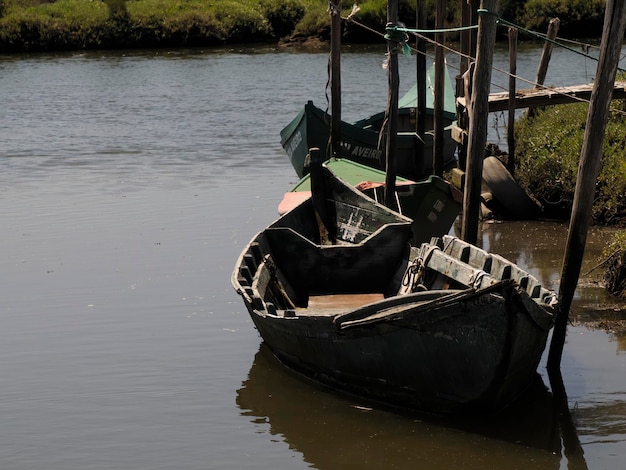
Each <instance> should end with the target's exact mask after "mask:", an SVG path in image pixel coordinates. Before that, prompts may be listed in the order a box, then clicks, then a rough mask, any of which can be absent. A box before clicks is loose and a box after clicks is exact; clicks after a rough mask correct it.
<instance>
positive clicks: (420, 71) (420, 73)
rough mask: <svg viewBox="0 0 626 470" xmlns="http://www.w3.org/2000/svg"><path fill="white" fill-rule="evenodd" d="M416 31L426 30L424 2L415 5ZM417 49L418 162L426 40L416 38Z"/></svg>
mask: <svg viewBox="0 0 626 470" xmlns="http://www.w3.org/2000/svg"><path fill="white" fill-rule="evenodd" d="M415 14H416V16H417V18H416V25H417V29H426V0H417V4H416V5H415ZM415 47H416V49H417V59H416V60H417V63H416V69H417V119H416V122H415V132H417V135H418V136H419V137H420V138H419V139H418V142H417V147H416V152H417V160H416V161H418V162H423V161H424V153H425V152H424V140H425V138H426V73H427V67H426V40H425V39H424V38H423V37H421V36H416V44H415Z"/></svg>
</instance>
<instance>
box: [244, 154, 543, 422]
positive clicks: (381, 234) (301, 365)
mask: <svg viewBox="0 0 626 470" xmlns="http://www.w3.org/2000/svg"><path fill="white" fill-rule="evenodd" d="M311 171H312V183H311V184H312V186H313V188H314V189H313V195H312V197H311V198H310V199H308V200H306V201H304V202H303V203H302V204H300V205H298V206H297V207H295V208H294V209H292V210H291V211H290V212H288V213H286V214H285V215H284V216H282V217H281V218H280V219H278V220H277V221H276V222H274V223H273V224H271V225H270V226H269V227H268V228H266V229H265V230H263V231H262V232H260V233H259V234H258V235H257V236H255V237H254V238H253V239H252V241H251V242H250V243H249V244H248V245H247V246H246V247H245V249H244V250H243V252H242V254H241V255H240V257H239V259H238V260H237V263H236V266H235V270H234V272H233V276H232V283H233V286H234V288H235V289H236V291H237V292H238V293H239V294H240V295H241V296H242V298H243V300H244V304H245V305H246V308H247V309H248V311H249V313H250V315H251V317H252V320H253V321H254V323H255V325H256V327H257V329H258V330H259V333H260V334H261V336H262V337H263V339H264V341H265V342H266V344H267V345H268V346H269V347H270V349H272V351H273V352H274V354H275V355H276V356H277V357H278V358H279V359H280V360H281V361H282V362H283V363H284V364H285V365H287V366H288V367H290V368H292V369H294V370H297V371H299V372H300V373H302V374H304V375H307V376H309V377H311V378H313V379H315V380H317V381H319V382H322V383H325V384H327V385H330V386H331V387H334V388H337V389H340V390H344V391H347V392H350V393H354V394H357V395H360V396H364V397H367V398H369V399H372V400H375V401H380V402H384V403H388V404H393V405H399V406H402V407H405V408H414V409H419V410H426V411H431V412H436V413H461V412H479V411H494V410H499V409H501V408H503V407H505V406H506V405H509V404H510V403H511V402H512V401H514V400H515V399H516V398H518V396H519V395H520V394H521V393H522V392H523V391H524V390H525V389H527V388H528V386H529V385H530V383H531V382H532V378H533V377H534V375H535V374H536V368H537V365H538V363H539V360H540V358H541V355H542V352H543V350H544V348H545V344H546V340H547V336H548V332H549V330H550V328H551V327H552V324H553V313H552V311H551V310H552V308H551V306H552V304H553V302H554V300H555V296H554V294H553V293H552V292H549V291H547V290H546V289H544V288H542V287H541V286H540V285H539V283H538V281H537V279H535V278H534V277H533V276H531V275H529V274H528V273H526V272H524V271H522V270H521V269H520V268H519V267H517V266H516V265H514V264H512V263H510V262H508V261H506V260H505V259H504V258H501V257H499V256H497V255H491V254H489V253H487V252H485V251H483V250H480V249H478V248H476V247H474V246H472V245H470V244H467V243H465V242H463V241H461V240H459V239H456V238H454V237H449V236H445V237H444V238H443V239H442V240H440V242H439V243H438V244H432V245H431V244H423V245H422V246H421V248H420V249H415V250H413V253H412V254H411V255H409V252H408V246H407V242H408V240H409V238H410V227H411V222H412V221H411V220H410V219H408V218H406V217H403V216H401V215H400V214H398V213H395V212H392V211H390V210H389V209H387V208H386V207H384V206H382V205H380V204H378V203H376V202H375V201H374V200H372V199H370V198H368V197H366V196H364V195H363V194H362V193H361V192H359V191H357V190H355V189H354V188H352V187H351V186H350V185H347V184H346V183H343V182H342V181H341V180H339V179H338V178H336V177H335V176H333V174H332V172H331V171H330V170H328V169H327V168H325V167H322V166H320V167H318V166H317V165H314V166H313V167H312V169H311ZM318 188H320V191H318V190H317V189H318ZM410 260H412V261H410Z"/></svg>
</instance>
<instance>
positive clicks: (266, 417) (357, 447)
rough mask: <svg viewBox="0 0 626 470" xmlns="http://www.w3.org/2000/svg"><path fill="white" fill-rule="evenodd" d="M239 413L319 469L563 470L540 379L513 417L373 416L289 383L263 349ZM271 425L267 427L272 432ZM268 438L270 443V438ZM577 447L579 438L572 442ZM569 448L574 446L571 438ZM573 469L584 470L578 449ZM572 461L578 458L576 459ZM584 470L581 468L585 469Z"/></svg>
mask: <svg viewBox="0 0 626 470" xmlns="http://www.w3.org/2000/svg"><path fill="white" fill-rule="evenodd" d="M236 400H237V405H238V406H239V408H240V410H241V414H242V415H243V416H246V417H248V418H249V419H250V422H251V423H253V425H254V426H257V427H258V428H259V430H258V432H260V433H266V432H269V434H270V435H271V437H270V439H271V440H274V439H276V438H277V437H278V438H280V439H284V441H285V442H286V443H287V444H288V445H289V446H290V448H292V449H293V450H295V451H297V452H300V453H301V454H302V455H303V458H304V460H305V461H306V462H308V463H310V464H311V465H312V466H313V467H314V468H318V469H335V468H344V467H350V468H407V467H408V466H412V467H414V466H416V465H419V466H420V467H425V468H432V469H438V468H441V469H444V468H445V469H449V468H452V467H454V466H459V465H462V467H463V468H466V469H473V468H476V469H478V468H480V469H484V468H499V469H507V468H523V466H524V465H532V468H536V469H557V468H560V465H561V458H562V449H561V441H562V438H563V436H562V433H561V429H566V426H568V432H569V434H570V435H571V432H572V430H574V436H575V427H574V426H573V425H572V424H571V421H570V423H569V425H568V424H567V423H565V424H566V426H563V422H562V421H559V420H560V419H562V416H561V415H560V414H559V411H558V409H557V408H556V407H555V403H554V400H553V397H552V395H551V393H549V392H548V391H547V389H546V387H545V385H544V384H543V381H542V380H541V378H540V377H537V383H536V384H535V387H534V388H533V390H532V391H531V392H530V393H529V394H528V395H527V396H526V397H525V398H524V400H523V401H521V402H520V403H518V404H517V406H516V407H515V408H514V409H512V410H511V411H509V412H508V413H506V414H504V415H502V416H499V417H497V418H491V419H478V418H476V419H474V420H473V421H455V422H451V421H446V422H444V421H441V420H436V419H433V418H429V419H425V420H423V419H420V417H417V416H408V415H403V414H398V413H395V412H387V411H382V410H380V409H371V408H368V407H366V406H363V404H362V403H360V402H355V401H353V400H351V399H349V398H345V397H339V396H337V395H335V394H333V393H329V392H327V391H325V390H322V389H320V388H318V387H316V386H315V385H311V384H309V383H305V382H302V381H301V380H299V379H298V378H296V377H294V376H292V375H291V374H290V373H289V372H288V371H287V370H285V369H284V368H283V366H282V365H280V364H279V363H278V361H277V360H276V359H275V358H274V357H273V356H272V355H271V353H270V352H269V350H268V349H267V348H266V347H265V346H264V345H261V347H260V349H259V351H258V353H257V354H256V356H255V358H254V362H253V364H252V367H251V369H250V372H249V375H248V378H247V380H246V381H245V382H244V383H243V385H242V387H241V388H240V389H239V390H238V391H237V399H236ZM268 426H269V428H268ZM268 437H269V436H268ZM574 441H575V442H576V443H577V442H578V441H577V439H575V440H574ZM570 442H571V439H570ZM565 454H566V455H567V454H569V455H570V457H568V461H570V462H571V463H573V462H575V461H576V462H577V464H576V465H575V466H572V465H569V464H568V467H569V468H585V467H584V459H583V458H582V452H581V451H580V446H578V449H577V450H576V449H575V450H574V451H571V450H568V451H566V452H565ZM571 455H577V456H578V458H577V459H576V460H574V459H572V458H571ZM581 465H582V466H581Z"/></svg>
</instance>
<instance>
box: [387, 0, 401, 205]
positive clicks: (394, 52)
mask: <svg viewBox="0 0 626 470" xmlns="http://www.w3.org/2000/svg"><path fill="white" fill-rule="evenodd" d="M397 23H398V0H389V1H388V2H387V25H393V26H395V25H396V24H397ZM387 54H388V60H389V69H388V77H389V95H388V97H387V111H386V113H385V114H386V115H385V117H386V121H387V142H386V149H387V168H386V173H387V174H386V176H385V205H386V206H387V207H389V208H390V209H394V210H397V209H398V208H397V205H396V173H397V171H396V167H397V165H396V158H397V153H398V152H397V143H396V141H397V139H396V135H397V133H398V88H399V84H400V78H399V74H398V41H397V40H396V39H395V38H393V37H389V39H388V40H387Z"/></svg>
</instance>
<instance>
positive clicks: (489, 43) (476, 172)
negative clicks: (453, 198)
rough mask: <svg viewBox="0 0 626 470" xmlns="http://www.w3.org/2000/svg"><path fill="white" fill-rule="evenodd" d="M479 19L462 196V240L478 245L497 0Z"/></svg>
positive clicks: (486, 0)
mask: <svg viewBox="0 0 626 470" xmlns="http://www.w3.org/2000/svg"><path fill="white" fill-rule="evenodd" d="M480 8H481V10H483V11H482V12H481V13H480V14H479V16H478V52H477V53H476V69H475V71H474V78H473V83H472V87H473V89H472V96H471V103H472V104H471V107H470V119H469V138H468V153H467V167H466V174H465V192H464V196H463V224H462V225H463V226H462V230H461V237H462V238H463V240H465V241H467V242H469V243H473V244H476V242H477V240H478V219H479V215H480V190H481V185H482V174H483V158H484V156H485V146H486V144H487V121H488V118H489V92H490V88H491V87H490V85H491V67H492V65H493V48H494V46H495V42H496V20H497V18H498V16H497V14H496V0H482V1H481V7H480Z"/></svg>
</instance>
